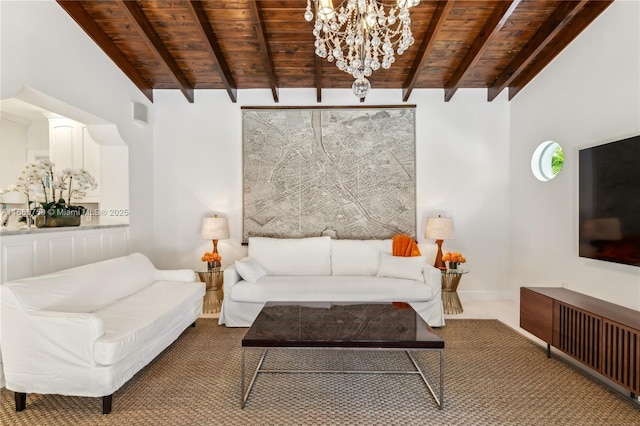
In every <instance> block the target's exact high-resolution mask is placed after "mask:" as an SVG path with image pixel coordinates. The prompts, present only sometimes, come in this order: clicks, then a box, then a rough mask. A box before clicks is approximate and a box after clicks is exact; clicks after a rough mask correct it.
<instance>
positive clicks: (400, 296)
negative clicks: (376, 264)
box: [218, 267, 444, 327]
mask: <svg viewBox="0 0 640 426" xmlns="http://www.w3.org/2000/svg"><path fill="white" fill-rule="evenodd" d="M234 269H235V268H233V267H230V268H227V270H225V288H224V289H225V298H224V301H223V304H222V309H221V311H220V319H219V321H218V323H219V324H221V325H226V326H227V327H249V326H251V324H252V323H253V321H254V320H255V319H256V317H257V316H258V314H259V313H260V310H261V309H262V307H263V306H264V304H265V303H266V302H267V301H274V302H354V303H358V302H406V303H409V304H410V305H411V306H412V307H413V308H414V309H415V311H416V312H417V313H418V314H419V315H420V316H421V317H422V318H423V319H424V320H425V321H426V322H427V323H428V324H429V325H431V326H432V327H441V326H443V325H444V316H443V309H442V300H441V293H440V287H439V284H440V283H439V282H438V286H436V287H435V288H432V287H430V286H428V285H427V284H425V283H424V282H422V281H413V280H406V279H399V278H388V277H376V276H300V277H296V276H266V277H263V278H261V279H260V280H259V281H258V282H255V283H251V282H247V281H242V280H241V281H237V282H234V278H236V277H237V273H236V272H235V271H234ZM437 272H438V275H439V271H437ZM438 278H439V276H438ZM227 283H232V285H230V286H228V285H227Z"/></svg>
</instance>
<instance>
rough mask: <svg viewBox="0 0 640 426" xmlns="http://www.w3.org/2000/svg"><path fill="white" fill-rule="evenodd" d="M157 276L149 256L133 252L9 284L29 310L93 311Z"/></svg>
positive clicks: (140, 287)
mask: <svg viewBox="0 0 640 426" xmlns="http://www.w3.org/2000/svg"><path fill="white" fill-rule="evenodd" d="M155 274H156V268H155V267H154V266H153V264H152V263H151V261H150V260H149V259H148V258H147V257H146V256H144V255H143V254H141V253H133V254H130V255H128V256H122V257H117V258H114V259H109V260H104V261H102V262H97V263H91V264H88V265H83V266H78V267H75V268H71V269H65V270H63V271H59V272H53V273H51V274H47V275H40V276H37V277H31V278H25V279H21V280H16V281H13V282H11V283H8V285H10V286H11V287H12V291H13V292H14V294H15V295H16V297H17V298H18V300H19V301H20V303H21V304H22V306H23V307H24V309H25V310H28V311H29V310H49V311H58V312H93V311H95V310H96V309H99V308H101V307H103V306H107V305H109V304H111V303H113V302H115V301H116V300H118V299H121V298H123V297H126V296H128V295H129V294H131V293H133V292H136V291H138V290H140V289H142V288H144V287H146V286H147V285H149V284H150V283H152V282H153V281H155ZM87 283H91V285H87Z"/></svg>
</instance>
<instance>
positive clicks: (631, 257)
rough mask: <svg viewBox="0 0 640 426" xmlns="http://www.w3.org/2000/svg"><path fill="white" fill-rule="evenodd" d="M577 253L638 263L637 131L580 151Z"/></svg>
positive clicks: (639, 193)
mask: <svg viewBox="0 0 640 426" xmlns="http://www.w3.org/2000/svg"><path fill="white" fill-rule="evenodd" d="M578 214H579V226H580V227H579V238H580V240H579V254H580V257H588V258H592V259H599V260H604V261H609V262H617V263H624V264H627V265H635V266H640V135H639V136H634V137H631V138H627V139H622V140H619V141H616V142H610V143H607V144H604V145H598V146H594V147H591V148H585V149H581V150H580V163H579V213H578Z"/></svg>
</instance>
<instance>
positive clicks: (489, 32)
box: [444, 0, 521, 102]
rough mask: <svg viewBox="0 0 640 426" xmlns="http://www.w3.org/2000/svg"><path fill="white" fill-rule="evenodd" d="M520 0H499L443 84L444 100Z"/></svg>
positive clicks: (470, 67) (458, 85) (452, 91)
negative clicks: (462, 57) (451, 74)
mask: <svg viewBox="0 0 640 426" xmlns="http://www.w3.org/2000/svg"><path fill="white" fill-rule="evenodd" d="M520 2H521V0H511V1H501V2H499V3H498V5H497V6H496V8H495V10H494V11H493V13H492V14H491V16H490V17H489V20H488V21H487V23H486V24H485V26H484V27H483V28H482V30H481V31H480V34H478V37H477V38H476V40H475V41H474V43H473V45H472V46H471V48H470V49H469V51H468V52H467V54H466V56H465V57H464V59H463V60H462V62H460V65H459V66H458V68H457V69H456V70H455V71H454V73H453V76H452V77H451V79H450V80H449V81H448V82H447V83H446V84H445V85H444V100H445V102H449V101H450V100H451V98H452V97H453V95H454V94H455V93H456V91H457V90H458V89H459V88H460V83H461V82H462V78H463V77H464V76H465V75H466V74H467V72H468V71H469V70H470V69H472V68H473V67H474V66H475V64H476V63H477V62H478V60H480V57H481V56H482V54H483V53H484V51H485V50H486V48H487V47H488V46H489V42H490V41H491V39H492V38H493V37H494V36H495V35H496V34H498V32H500V30H501V29H502V27H503V26H504V24H505V23H506V22H507V20H508V19H509V18H510V17H511V14H512V13H513V12H514V11H515V10H516V7H518V5H519V4H520Z"/></svg>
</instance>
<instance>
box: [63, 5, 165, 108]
mask: <svg viewBox="0 0 640 426" xmlns="http://www.w3.org/2000/svg"><path fill="white" fill-rule="evenodd" d="M58 4H59V5H60V6H61V7H62V8H63V9H64V10H65V11H66V12H67V13H68V14H69V16H71V17H72V18H73V20H74V21H76V22H77V24H78V25H80V28H82V29H83V30H84V32H85V33H87V35H88V36H89V37H91V38H92V39H93V41H94V42H95V43H96V44H97V45H98V46H100V47H101V48H102V50H103V51H104V53H105V54H106V55H107V56H108V57H109V58H111V60H112V61H113V62H114V63H115V64H116V66H117V67H118V68H120V70H121V71H122V72H123V73H124V74H125V75H126V76H127V77H128V78H129V79H130V80H131V81H132V82H133V84H135V85H136V87H137V88H138V89H140V91H141V92H142V93H143V94H144V95H145V96H146V97H147V98H148V99H149V100H150V101H151V102H153V87H151V84H149V82H148V81H147V80H145V79H144V77H142V75H141V74H140V73H139V72H138V70H137V69H136V68H135V67H134V66H133V65H132V64H131V62H129V60H128V59H127V57H126V56H125V55H124V53H122V51H121V50H120V49H119V48H118V46H116V44H115V43H114V42H113V41H111V39H110V38H109V36H108V35H107V34H106V33H105V32H104V31H103V30H102V28H100V26H99V25H98V24H97V23H96V21H94V20H93V17H92V16H91V15H89V13H88V12H87V11H86V10H85V9H84V8H83V7H82V3H80V2H79V1H77V0H73V1H63V0H58Z"/></svg>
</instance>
